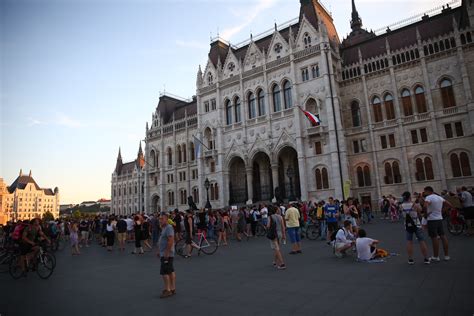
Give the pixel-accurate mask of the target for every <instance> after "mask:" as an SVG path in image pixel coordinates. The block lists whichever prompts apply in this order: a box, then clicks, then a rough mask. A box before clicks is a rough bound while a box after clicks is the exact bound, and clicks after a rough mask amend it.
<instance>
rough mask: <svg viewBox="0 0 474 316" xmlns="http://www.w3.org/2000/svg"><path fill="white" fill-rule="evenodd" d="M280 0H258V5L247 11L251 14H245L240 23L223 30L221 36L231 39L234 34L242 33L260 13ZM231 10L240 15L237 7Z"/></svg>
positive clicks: (235, 14)
mask: <svg viewBox="0 0 474 316" xmlns="http://www.w3.org/2000/svg"><path fill="white" fill-rule="evenodd" d="M277 1H278V0H258V3H257V4H256V5H252V10H248V11H247V12H250V14H248V15H245V16H244V18H243V20H242V21H240V23H239V24H237V25H234V26H231V27H228V28H226V29H224V30H223V31H222V33H221V34H220V36H221V37H222V38H224V39H226V40H230V39H231V38H232V36H234V35H236V34H238V33H240V32H241V31H242V30H243V29H244V28H245V27H246V26H248V25H249V24H250V23H252V22H253V20H255V19H256V18H257V17H258V16H259V15H260V13H262V12H263V11H265V10H267V9H269V8H271V7H273V6H274V5H275V4H276V3H277ZM230 10H231V12H232V13H233V15H234V16H236V17H237V16H240V14H239V13H238V11H236V10H235V9H232V8H231V9H230Z"/></svg>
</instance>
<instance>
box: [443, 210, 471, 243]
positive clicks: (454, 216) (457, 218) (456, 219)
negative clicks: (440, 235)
mask: <svg viewBox="0 0 474 316" xmlns="http://www.w3.org/2000/svg"><path fill="white" fill-rule="evenodd" d="M446 222H447V224H448V231H449V232H450V233H451V234H452V235H455V236H457V235H461V234H462V232H463V231H464V230H465V229H466V230H467V224H466V220H465V219H464V216H463V215H462V214H461V213H460V212H459V210H458V209H456V208H453V209H451V210H449V214H448V216H447V217H446Z"/></svg>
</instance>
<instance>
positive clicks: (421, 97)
mask: <svg viewBox="0 0 474 316" xmlns="http://www.w3.org/2000/svg"><path fill="white" fill-rule="evenodd" d="M415 101H416V111H417V112H418V113H425V112H426V111H427V110H426V99H425V90H424V89H423V87H422V86H417V87H416V88H415Z"/></svg>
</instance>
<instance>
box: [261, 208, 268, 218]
mask: <svg viewBox="0 0 474 316" xmlns="http://www.w3.org/2000/svg"><path fill="white" fill-rule="evenodd" d="M260 215H262V218H267V217H268V209H267V208H266V207H264V208H262V210H261V211H260Z"/></svg>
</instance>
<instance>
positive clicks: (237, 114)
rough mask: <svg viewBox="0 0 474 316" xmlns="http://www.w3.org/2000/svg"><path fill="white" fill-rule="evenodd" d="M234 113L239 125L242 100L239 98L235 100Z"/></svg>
mask: <svg viewBox="0 0 474 316" xmlns="http://www.w3.org/2000/svg"><path fill="white" fill-rule="evenodd" d="M234 111H235V122H236V123H239V122H240V121H241V116H240V98H239V97H235V99H234Z"/></svg>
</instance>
